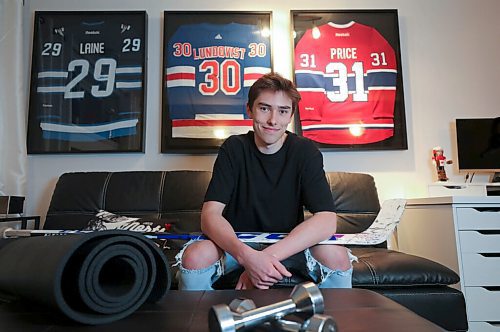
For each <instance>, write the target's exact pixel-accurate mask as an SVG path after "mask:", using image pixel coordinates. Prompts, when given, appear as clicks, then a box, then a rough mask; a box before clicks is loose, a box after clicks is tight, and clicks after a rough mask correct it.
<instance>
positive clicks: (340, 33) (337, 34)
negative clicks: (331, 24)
mask: <svg viewBox="0 0 500 332" xmlns="http://www.w3.org/2000/svg"><path fill="white" fill-rule="evenodd" d="M350 36H351V34H350V33H349V32H336V33H335V37H350Z"/></svg>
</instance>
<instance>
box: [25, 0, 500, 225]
mask: <svg viewBox="0 0 500 332" xmlns="http://www.w3.org/2000/svg"><path fill="white" fill-rule="evenodd" d="M25 3H26V5H25V7H26V16H25V23H26V25H25V26H26V27H28V28H27V29H26V30H27V35H26V45H27V47H26V49H28V50H30V49H31V40H32V26H33V23H32V22H33V12H34V11H35V10H147V12H148V21H149V30H148V47H149V48H148V75H147V78H148V82H147V86H148V91H147V123H146V152H145V153H144V154H90V155H30V156H29V161H28V162H29V164H28V166H29V172H28V197H27V212H28V213H30V214H32V213H33V214H41V215H45V213H46V210H47V207H48V204H49V201H50V196H51V194H52V191H53V188H54V185H55V181H56V180H57V177H58V176H59V175H60V174H62V173H64V172H70V171H94V170H173V169H211V168H212V166H213V161H214V159H215V155H202V156H200V155H167V154H160V130H161V128H160V125H161V121H160V119H161V115H160V110H161V76H162V69H161V63H162V60H161V59H162V15H163V10H271V11H272V12H273V56H274V66H275V68H274V69H275V70H276V71H277V72H280V73H282V74H283V75H285V76H287V77H289V78H292V64H291V57H290V54H291V43H290V42H289V37H288V36H289V29H290V14H289V11H290V10H291V9H377V8H380V9H393V8H395V9H398V12H399V28H400V38H401V53H402V67H403V84H404V97H405V104H406V122H407V130H408V133H407V134H408V150H405V151H367V152H325V153H324V158H325V168H326V170H327V171H334V170H339V171H356V172H367V173H370V174H372V175H373V176H374V177H375V180H376V182H377V186H378V189H379V194H380V198H381V200H384V199H387V198H396V197H407V198H410V197H418V196H425V195H426V193H427V185H428V184H429V183H430V182H433V181H435V174H434V169H433V166H432V163H431V149H432V147H434V146H436V145H441V146H442V147H443V148H444V151H445V155H446V156H447V157H448V159H454V158H456V145H455V138H454V125H453V123H454V119H455V118H457V117H493V116H499V115H500V107H499V106H498V96H499V95H500V88H499V86H500V84H499V81H500V65H499V61H500V43H499V36H500V20H499V19H498V13H500V1H498V0H480V1H473V0H419V1H413V0H399V1H398V0H350V1H348V0H343V1H341V0H337V1H334V0H315V1H314V2H313V1H304V0H303V1H300V2H299V1H290V0H273V1H269V0H265V1H264V0H251V1H234V0H232V1H227V0H214V1H210V2H207V1H203V0H192V1H173V0H163V1H160V0H141V1H133V0H86V1H76V0H26V2H25ZM25 57H26V63H30V60H29V59H30V55H29V54H26V55H25ZM27 70H28V69H27ZM26 77H28V73H27V74H26ZM447 173H448V176H449V177H451V178H452V180H457V181H463V174H458V170H457V168H456V166H450V167H448V168H447ZM474 179H475V180H476V181H487V180H488V176H486V175H484V176H480V175H476V176H475V178H474Z"/></svg>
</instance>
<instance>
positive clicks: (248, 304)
mask: <svg viewBox="0 0 500 332" xmlns="http://www.w3.org/2000/svg"><path fill="white" fill-rule="evenodd" d="M255 308H257V306H256V305H255V302H254V301H252V300H250V299H245V298H243V297H239V298H236V299H234V300H232V301H231V303H229V309H231V311H232V312H237V313H239V314H242V313H244V312H245V311H248V310H252V309H255Z"/></svg>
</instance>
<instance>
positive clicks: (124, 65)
mask: <svg viewBox="0 0 500 332" xmlns="http://www.w3.org/2000/svg"><path fill="white" fill-rule="evenodd" d="M115 14H118V13H115ZM145 24H146V22H145V13H144V12H141V13H140V15H137V14H131V13H126V12H122V13H120V15H106V14H105V13H85V14H84V13H78V15H68V14H64V13H61V12H52V13H51V12H39V13H37V16H36V18H35V26H36V29H35V30H36V35H35V39H34V45H33V68H32V79H31V100H30V133H29V139H28V141H29V143H30V144H29V146H31V151H32V152H67V151H70V150H73V149H74V148H75V147H77V146H78V147H81V148H82V150H85V151H87V152H88V151H99V150H102V149H104V150H115V149H116V148H117V145H123V147H124V150H127V149H131V150H139V149H140V148H141V147H140V146H139V145H140V144H142V143H141V139H140V138H138V137H137V136H141V135H142V118H143V113H144V93H143V89H144V78H145V49H146V45H145ZM106 140H108V141H110V142H109V144H107V145H105V146H103V144H102V143H103V141H106ZM37 142H42V143H37ZM64 142H68V143H64ZM119 149H120V147H119V146H118V149H117V150H119Z"/></svg>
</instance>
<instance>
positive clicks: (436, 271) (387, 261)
mask: <svg viewBox="0 0 500 332" xmlns="http://www.w3.org/2000/svg"><path fill="white" fill-rule="evenodd" d="M352 252H353V254H354V255H355V256H357V257H358V260H359V262H354V273H353V276H352V279H353V280H352V283H353V285H355V286H359V287H365V288H371V287H376V288H379V287H412V286H429V285H452V284H456V283H457V282H459V281H460V278H459V276H458V275H457V274H456V273H455V272H454V271H452V270H451V269H449V268H447V267H446V266H443V265H441V264H439V263H437V262H434V261H431V260H428V259H425V258H422V257H418V256H414V255H409V254H405V253H402V252H399V251H394V250H389V249H384V248H353V249H352Z"/></svg>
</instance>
